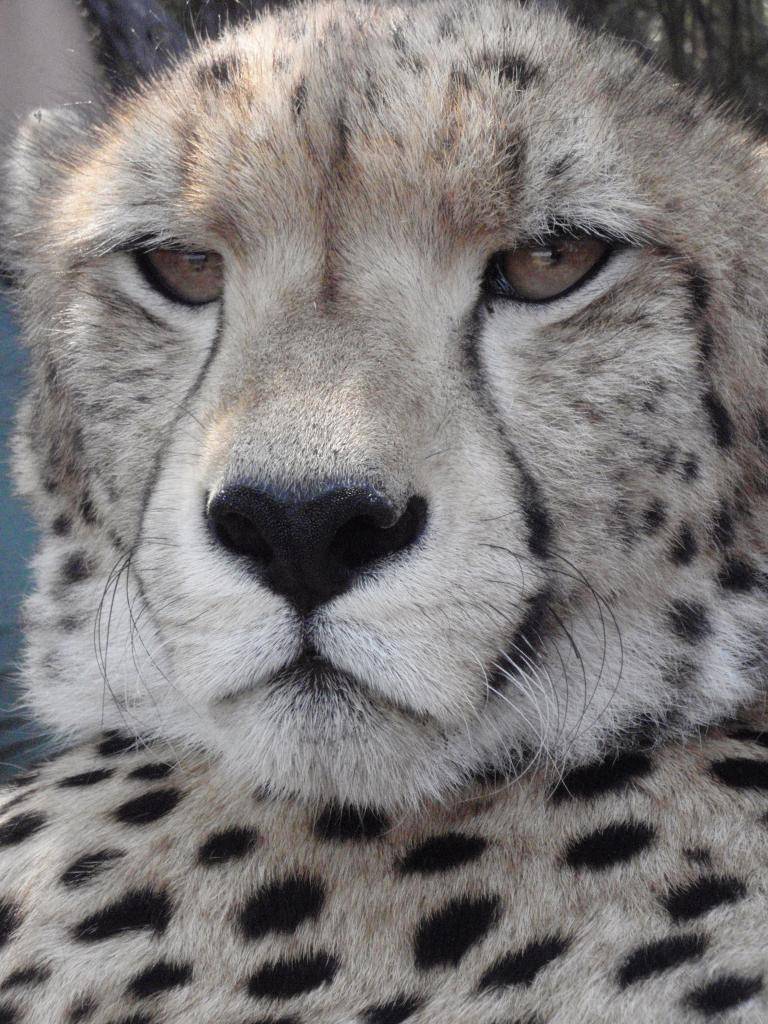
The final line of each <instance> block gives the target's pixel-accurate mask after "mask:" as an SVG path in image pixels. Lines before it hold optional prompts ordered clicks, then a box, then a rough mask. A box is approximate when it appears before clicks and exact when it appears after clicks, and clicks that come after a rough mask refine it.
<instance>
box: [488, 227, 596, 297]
mask: <svg viewBox="0 0 768 1024" xmlns="http://www.w3.org/2000/svg"><path fill="white" fill-rule="evenodd" d="M611 251H612V247H611V244H610V243H609V242H606V241H605V240H604V239H601V238H594V237H592V236H584V237H578V236H573V235H566V234H562V235H553V236H552V237H550V238H548V239H547V240H546V241H544V242H535V243H532V244H531V245H526V246H521V247H520V248H519V249H511V250H509V251H508V252H500V253H497V254H496V256H494V257H493V259H492V260H491V262H490V265H489V267H488V271H487V273H486V288H487V290H488V291H489V292H490V293H491V294H492V295H495V296H497V297H499V298H506V299H513V300H517V301H518V302H550V301H551V300H552V299H558V298H560V296H561V295H566V294H567V293H568V292H570V291H573V290H574V289H575V288H577V287H578V286H579V285H581V284H583V283H584V282H585V281H586V280H587V279H588V278H590V277H591V276H592V275H593V274H594V273H596V272H597V270H599V268H600V267H602V266H603V264H604V263H605V261H606V260H607V259H608V257H609V256H610V254H611Z"/></svg>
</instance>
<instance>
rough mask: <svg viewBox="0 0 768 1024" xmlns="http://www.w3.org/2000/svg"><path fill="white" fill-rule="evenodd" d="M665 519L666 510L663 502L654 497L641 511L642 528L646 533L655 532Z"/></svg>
mask: <svg viewBox="0 0 768 1024" xmlns="http://www.w3.org/2000/svg"><path fill="white" fill-rule="evenodd" d="M666 520H667V510H666V508H665V507H664V502H662V501H659V499H658V498H656V500H655V501H652V502H651V504H650V505H649V506H648V508H647V509H645V511H644V512H643V521H644V529H645V532H646V533H649V534H650V533H656V531H657V530H658V529H660V528H661V527H662V526H663V525H664V523H665V522H666Z"/></svg>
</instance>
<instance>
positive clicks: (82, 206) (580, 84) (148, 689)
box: [6, 0, 768, 807]
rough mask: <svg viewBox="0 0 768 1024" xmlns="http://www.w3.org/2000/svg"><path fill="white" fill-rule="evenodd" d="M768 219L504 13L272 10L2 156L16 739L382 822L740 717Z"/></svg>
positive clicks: (590, 50)
mask: <svg viewBox="0 0 768 1024" xmlns="http://www.w3.org/2000/svg"><path fill="white" fill-rule="evenodd" d="M764 188H765V185H764V178H763V172H762V169H761V166H760V159H759V155H758V153H757V148H756V145H755V143H754V140H753V139H751V138H750V137H749V136H748V133H747V132H746V131H745V130H743V129H741V128H739V127H738V126H736V127H732V126H731V125H730V124H729V123H728V122H727V120H724V119H723V118H722V116H721V115H720V113H719V112H718V111H717V110H716V109H715V108H714V107H713V105H712V104H711V103H710V102H708V101H707V100H706V99H703V98H697V97H695V96H693V95H690V94H689V93H688V92H687V91H684V90H683V89H681V88H680V87H677V86H675V85H674V84H673V83H671V82H669V81H667V80H666V79H665V78H664V77H662V76H661V75H660V74H658V73H657V72H656V71H654V70H652V69H649V68H648V67H645V66H642V65H641V64H640V63H639V62H638V60H637V59H636V58H635V57H634V56H633V55H632V54H630V53H629V52H628V51H627V50H625V49H622V48H620V47H619V46H618V45H617V44H616V43H614V42H611V41H607V40H599V39H593V38H590V37H586V36H584V35H582V34H581V33H580V31H579V30H577V29H575V28H574V27H572V26H570V25H568V24H567V23H566V22H564V21H563V20H561V19H560V18H559V17H558V16H554V15H551V14H546V13H541V12H536V11H529V10H525V9H523V8H522V7H519V8H518V7H517V6H515V5H514V4H510V3H500V2H496V0H479V2H478V3H477V4H473V5H472V6H471V8H470V7H468V6H463V7H462V6H459V5H453V4H450V3H445V2H443V0H435V2H428V3H423V4H417V5H406V6H404V7H402V8H398V7H396V6H390V5H383V6H374V5H365V4H362V5H359V4H355V3H352V2H350V3H346V2H332V3H327V4H322V5H319V6H304V7H297V8H294V9H292V10H290V11H288V12H286V13H283V14H280V15H278V16H265V17H263V18H262V19H260V20H258V21H256V22H254V23H253V24H252V25H250V26H248V27H246V28H245V29H241V30H238V31H236V32H232V33H230V34H229V35H227V36H226V37H225V38H223V39H222V40H220V41H218V42H217V43H210V44H207V45H205V46H203V47H202V48H201V49H199V50H198V51H196V52H195V53H193V54H192V55H191V56H189V57H188V58H187V59H186V60H184V61H183V62H181V63H180V64H179V65H178V66H176V67H174V68H173V69H172V70H170V71H168V72H166V73H164V74H162V75H161V76H159V77H157V78H156V79H154V80H152V81H150V82H149V83H147V84H146V85H144V86H142V87H140V88H139V89H137V90H136V91H135V92H134V93H131V94H130V95H127V96H125V95H124V96H122V97H120V98H118V99H116V100H115V101H114V102H113V103H111V104H110V105H108V106H107V108H106V109H104V110H102V111H100V112H94V113H89V114H85V115H83V114H82V113H77V114H73V113H72V112H67V111H59V112H53V113H50V114H49V113H38V114H36V115H35V116H33V117H32V118H31V119H30V120H29V122H28V123H27V124H26V126H25V128H24V129H23V130H22V132H21V135H20V138H19V142H18V144H17V147H16V150H15V153H14V156H13V161H12V166H11V186H10V192H9V195H8V197H7V202H6V207H7V209H6V219H7V225H8V229H7V238H8V252H7V258H8V260H9V262H10V263H11V264H12V265H13V267H14V270H15V274H16V278H17V281H18V297H19V303H20V309H21V311H22V315H23V318H24V323H25V330H26V335H27V338H28V341H29V345H30V349H31V353H32V363H33V372H32V381H31V387H30V393H29V396H28V399H27V401H26V403H25V405H24V408H23V410H22V412H21V416H20V422H19V430H18V437H17V449H16V470H17V477H18V480H19V484H20V488H21V490H22V491H23V492H24V493H25V494H26V495H28V497H29V498H30V500H31V501H32V503H33V505H34V507H35V509H36V512H37V514H38V517H39V521H40V523H41V526H42V529H43V533H44V539H43V542H42V546H41V549H40V552H39V555H38V557H37V562H36V570H37V589H36V592H35V594H34V595H33V596H32V597H31V598H30V600H29V602H28V607H27V619H28V623H29V625H28V629H29V645H28V653H27V658H26V666H25V674H26V685H27V692H28V701H29V703H30V705H31V706H32V707H33V709H34V711H35V713H36V714H37V715H38V716H39V717H40V718H41V719H42V720H43V722H44V723H46V724H47V725H48V726H49V727H50V728H51V729H52V730H54V731H55V732H56V734H57V735H59V736H60V737H61V738H62V740H63V741H72V740H76V739H77V738H79V737H83V736H86V735H88V734H90V733H93V732H94V731H96V730H97V729H99V728H101V727H103V726H108V727H113V728H118V729H124V730H128V731H129V732H131V733H133V734H135V735H136V736H141V737H142V738H152V737H153V736H154V737H157V736H160V737H163V738H165V739H167V740H170V741H172V742H173V743H176V744H178V745H179V746H180V747H181V746H186V747H190V746H191V747H193V748H195V749H197V750H199V751H200V752H201V753H204V754H205V755H206V756H210V755H213V756H215V757H218V758H221V759H222V761H223V762H224V763H225V764H226V765H227V766H229V768H231V771H232V773H233V776H236V777H237V778H239V779H241V780H242V779H248V780H251V781H253V782H259V783H262V784H266V783H268V784H270V785H271V786H273V787H274V788H276V789H277V790H280V791H283V792H294V793H298V794H301V795H302V796H303V797H305V798H307V799H313V800H316V799H328V798H332V799H335V800H339V801H356V802H358V803H360V802H365V803H367V804H369V805H374V806H379V807H393V806H398V805H399V806H404V805H409V804H410V805H413V804H415V803H418V802H419V801H423V800H425V799H433V798H440V797H442V796H444V795H445V794H447V793H449V792H451V791H456V790H458V789H459V788H460V787H461V786H462V785H464V784H466V783H467V781H468V780H469V779H470V778H471V777H473V776H474V775H476V774H477V773H478V772H482V771H484V770H486V769H488V768H489V767H490V768H492V769H494V770H497V771H505V770H506V771H511V772H512V773H514V772H515V771H520V770H522V767H521V766H524V765H526V764H528V763H531V762H532V761H535V760H537V759H538V760H544V761H548V762H551V763H553V764H554V765H555V766H559V767H563V766H564V765H566V764H569V763H579V762H584V761H587V760H589V759H592V758H595V757H598V756H601V755H605V753H606V752H607V751H610V750H611V749H613V748H615V747H616V746H617V745H619V744H623V743H633V742H637V737H638V736H639V735H640V733H641V732H642V734H643V735H646V736H647V735H648V733H649V727H650V731H651V732H652V733H653V730H654V729H657V730H659V731H661V732H665V731H666V732H667V733H668V732H670V731H672V732H676V733H678V734H682V733H683V732H685V731H690V730H691V729H693V728H696V727H698V726H700V725H702V724H705V723H708V722H711V721H713V720H715V719H717V718H720V717H722V716H725V715H728V714H731V713H732V712H734V711H735V710H736V709H737V708H738V707H739V706H740V705H742V704H745V703H747V702H749V701H752V700H754V699H755V698H756V697H757V696H758V695H759V694H760V693H761V692H762V689H763V683H764V678H765V670H766V658H768V629H767V628H766V619H765V611H766V584H765V579H766V577H765V576H764V574H763V573H764V569H765V559H764V552H765V523H766V512H765V495H766V483H767V481H766V475H765V459H766V452H767V451H768V420H766V419H765V411H766V410H768V394H766V380H768V372H767V370H768V368H767V367H766V355H765V329H766V322H768V300H767V298H766V285H765V265H766V241H765V240H766V238H768V230H767V226H766V223H765V219H766V217H765V201H764Z"/></svg>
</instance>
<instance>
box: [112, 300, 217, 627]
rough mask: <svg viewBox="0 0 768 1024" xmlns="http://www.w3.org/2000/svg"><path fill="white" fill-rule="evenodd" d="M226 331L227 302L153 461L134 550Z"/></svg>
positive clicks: (140, 582)
mask: <svg viewBox="0 0 768 1024" xmlns="http://www.w3.org/2000/svg"><path fill="white" fill-rule="evenodd" d="M223 334H224V309H223V306H220V307H219V322H218V323H217V325H216V332H215V334H214V336H213V341H212V343H211V347H210V349H209V351H208V354H207V355H206V357H205V359H204V360H203V365H202V366H201V367H200V371H199V373H198V375H197V377H196V378H195V380H194V381H193V382H192V385H191V386H190V388H189V390H188V391H187V393H186V394H185V395H184V397H183V398H182V400H181V401H180V402H179V411H178V412H177V413H176V415H175V416H174V417H173V420H172V421H171V425H170V427H169V428H168V433H167V435H166V438H165V442H164V443H163V444H162V445H161V446H160V448H159V449H158V452H157V454H156V455H155V458H154V461H153V464H152V469H151V471H150V474H149V479H148V480H147V484H146V487H145V488H144V494H143V495H142V497H141V508H140V511H139V527H138V530H137V531H136V537H137V539H136V543H135V546H134V550H138V548H139V547H140V546H141V541H142V539H143V537H144V523H145V520H146V518H147V510H148V509H149V503H150V501H151V499H152V494H153V493H154V490H155V487H157V481H158V480H159V478H160V473H161V472H162V469H163V466H164V465H165V459H166V456H167V455H168V448H169V447H170V443H171V440H172V438H173V437H174V436H175V433H176V428H177V427H178V425H179V423H180V422H181V420H182V418H183V417H184V416H186V415H188V406H189V402H191V401H192V399H193V398H194V397H195V396H196V395H197V394H198V393H199V391H200V389H201V388H202V386H203V384H204V383H205V379H206V377H207V376H208V373H209V371H210V369H211V366H212V365H213V362H214V360H215V358H216V356H217V355H218V353H219V349H220V348H221V339H222V337H223ZM131 572H132V573H133V576H134V580H135V582H136V584H137V587H138V590H139V594H140V597H141V599H142V601H143V602H144V604H145V605H146V607H147V610H148V611H149V612H150V614H151V615H152V617H153V618H154V613H153V611H152V607H151V605H150V603H149V601H148V600H147V593H146V587H145V586H144V581H143V580H142V579H141V576H140V575H139V572H138V570H137V569H136V567H135V566H132V567H131Z"/></svg>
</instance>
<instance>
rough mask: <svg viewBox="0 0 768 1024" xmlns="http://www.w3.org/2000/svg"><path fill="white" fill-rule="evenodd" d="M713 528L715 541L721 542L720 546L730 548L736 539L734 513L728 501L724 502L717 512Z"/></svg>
mask: <svg viewBox="0 0 768 1024" xmlns="http://www.w3.org/2000/svg"><path fill="white" fill-rule="evenodd" d="M713 530H714V535H715V543H717V544H719V545H720V547H722V548H728V547H730V546H731V544H733V541H734V539H735V530H734V525H733V513H732V512H731V509H730V506H729V505H728V503H727V502H723V503H722V505H721V506H720V508H719V509H718V510H717V512H716V513H715V518H714V522H713Z"/></svg>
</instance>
